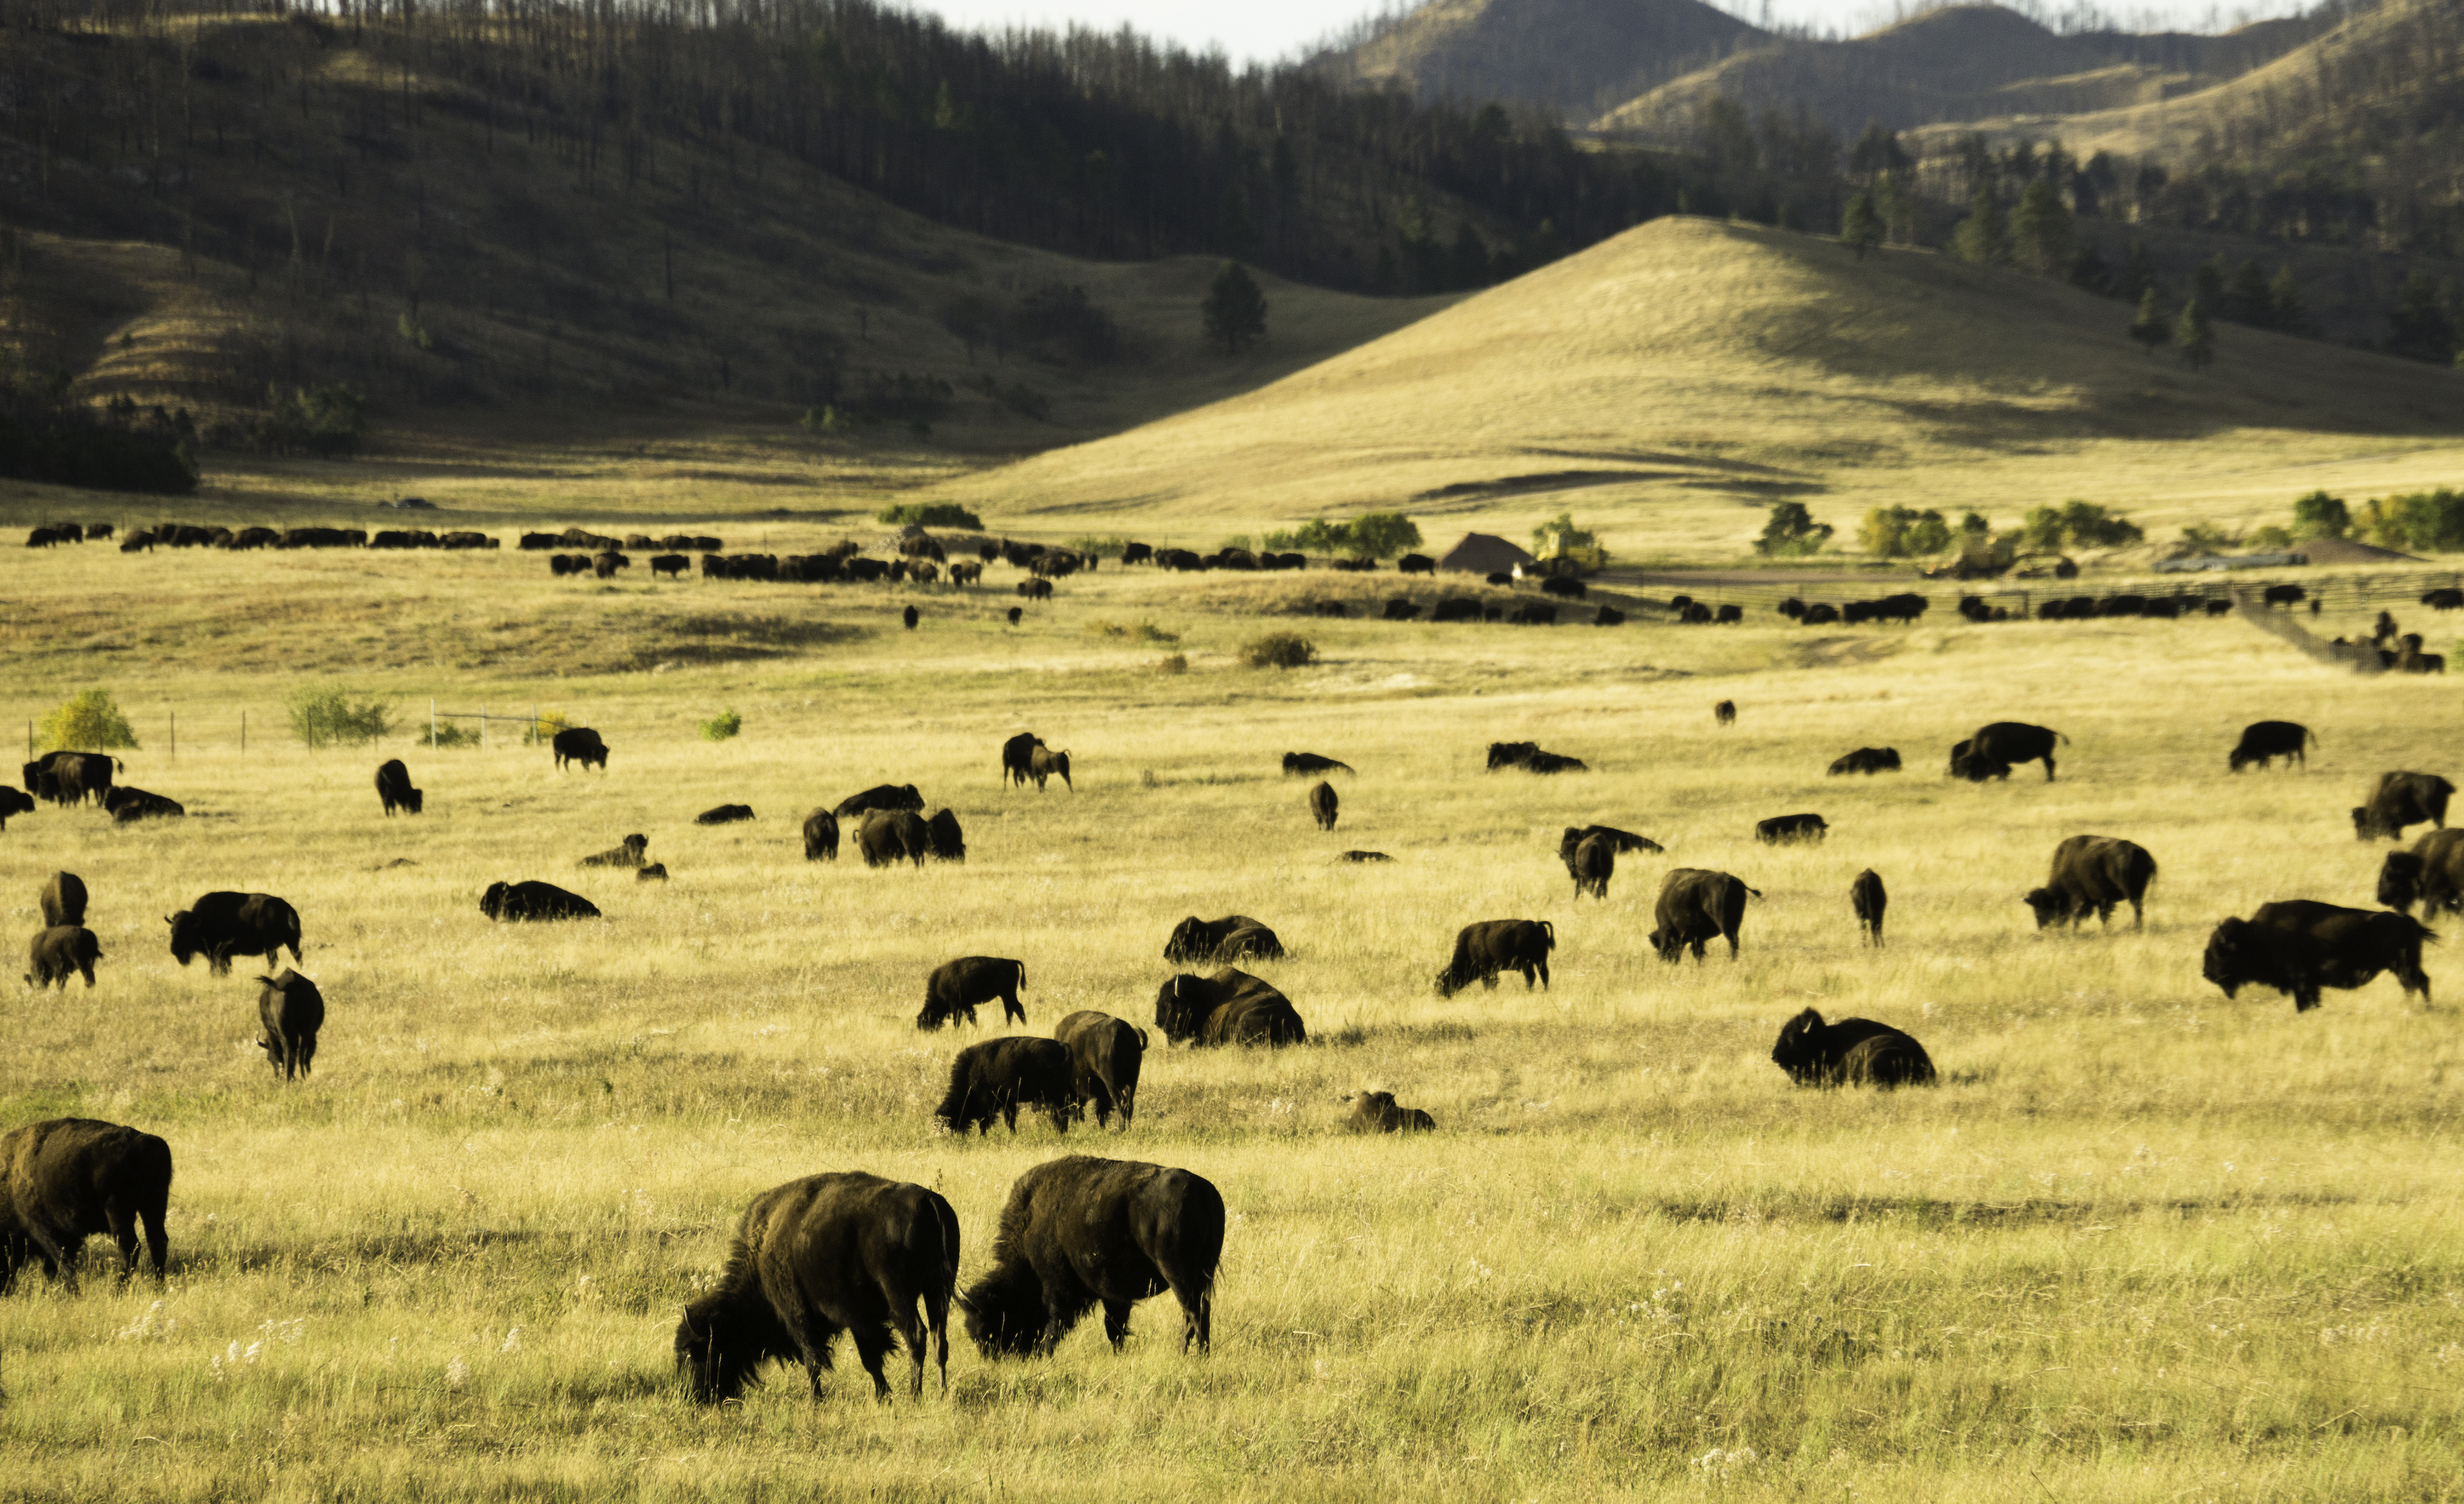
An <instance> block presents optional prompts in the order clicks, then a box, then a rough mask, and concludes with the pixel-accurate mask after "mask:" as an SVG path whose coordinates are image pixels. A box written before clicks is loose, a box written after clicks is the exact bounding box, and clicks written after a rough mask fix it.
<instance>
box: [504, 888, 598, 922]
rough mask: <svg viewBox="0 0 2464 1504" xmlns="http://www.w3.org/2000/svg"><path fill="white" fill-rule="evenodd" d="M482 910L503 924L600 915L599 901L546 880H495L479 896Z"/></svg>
mask: <svg viewBox="0 0 2464 1504" xmlns="http://www.w3.org/2000/svg"><path fill="white" fill-rule="evenodd" d="M479 912H480V913H482V914H484V915H486V916H487V917H488V918H492V919H495V921H496V922H498V923H500V924H515V923H525V922H528V921H530V920H534V919H595V918H599V917H600V914H599V906H598V905H597V904H595V903H592V902H591V901H590V900H589V899H587V898H585V897H583V896H582V895H580V894H578V893H567V892H565V891H564V890H563V889H561V888H560V887H558V886H556V885H555V884H554V883H545V882H492V883H490V884H489V885H488V891H487V892H486V893H484V894H481V895H480V896H479Z"/></svg>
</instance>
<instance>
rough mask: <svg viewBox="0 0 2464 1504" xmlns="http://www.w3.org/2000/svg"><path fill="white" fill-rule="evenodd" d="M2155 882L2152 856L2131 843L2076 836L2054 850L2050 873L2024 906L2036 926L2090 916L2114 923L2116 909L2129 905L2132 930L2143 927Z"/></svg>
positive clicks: (2154, 865)
mask: <svg viewBox="0 0 2464 1504" xmlns="http://www.w3.org/2000/svg"><path fill="white" fill-rule="evenodd" d="M2155 878H2156V858H2154V857H2152V856H2150V855H2148V854H2147V852H2146V849H2145V848H2144V847H2142V846H2139V845H2137V844H2136V843H2134V842H2130V841H2123V840H2117V839H2115V838H2114V837H2112V836H2105V835H2074V836H2072V837H2071V838H2070V839H2068V840H2066V841H2064V842H2063V843H2062V844H2061V845H2059V846H2057V847H2055V848H2054V870H2053V874H2052V875H2051V876H2049V877H2047V878H2046V879H2045V885H2044V886H2043V887H2041V888H2034V889H2031V890H2029V893H2028V896H2027V904H2028V907H2029V908H2031V909H2034V910H2035V911H2036V928H2038V929H2040V930H2041V929H2043V928H2045V927H2046V926H2047V925H2050V924H2069V925H2072V926H2074V927H2076V926H2077V925H2079V923H2081V922H2083V921H2084V920H2085V919H2086V918H2087V917H2088V916H2089V915H2090V914H2094V915H2095V916H2096V918H2097V922H2098V923H2100V924H2110V923H2112V922H2113V909H2114V905H2116V904H2119V903H2127V904H2129V905H2130V927H2131V928H2132V929H2134V930H2136V929H2145V928H2146V920H2147V911H2146V898H2147V885H2148V884H2149V883H2150V882H2153V881H2154V880H2155Z"/></svg>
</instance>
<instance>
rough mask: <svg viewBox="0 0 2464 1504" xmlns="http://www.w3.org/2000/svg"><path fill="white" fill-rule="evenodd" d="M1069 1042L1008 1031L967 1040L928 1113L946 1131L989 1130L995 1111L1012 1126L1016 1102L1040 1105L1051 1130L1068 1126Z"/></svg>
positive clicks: (1074, 1100) (1015, 1120)
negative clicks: (995, 1036) (996, 1036)
mask: <svg viewBox="0 0 2464 1504" xmlns="http://www.w3.org/2000/svg"><path fill="white" fill-rule="evenodd" d="M1072 1085H1073V1082H1072V1078H1071V1071H1070V1059H1069V1047H1068V1046H1067V1045H1064V1044H1062V1043H1061V1042H1060V1041H1058V1040H1053V1039H1032V1038H1023V1037H1013V1038H1009V1039H988V1040H985V1041H984V1042H983V1043H982V1044H980V1045H969V1046H968V1047H967V1048H966V1049H964V1050H961V1051H958V1054H957V1058H956V1059H954V1060H952V1061H951V1062H950V1090H949V1091H948V1093H947V1094H945V1095H943V1096H942V1098H941V1105H940V1106H938V1107H936V1108H935V1109H933V1116H934V1117H936V1118H938V1119H940V1121H941V1122H942V1123H943V1124H944V1125H945V1126H947V1127H948V1128H949V1130H950V1131H951V1132H952V1133H955V1134H963V1133H965V1132H966V1131H967V1130H968V1129H970V1128H973V1129H975V1130H976V1131H977V1132H979V1133H990V1132H992V1131H993V1119H994V1118H996V1117H999V1118H1001V1119H1002V1120H1003V1121H1004V1122H1006V1123H1007V1124H1008V1125H1009V1131H1010V1132H1011V1133H1013V1134H1015V1133H1017V1132H1018V1112H1019V1109H1020V1108H1022V1107H1026V1108H1038V1107H1040V1108H1042V1109H1043V1110H1044V1115H1045V1117H1048V1118H1050V1119H1051V1120H1052V1131H1053V1132H1055V1133H1067V1132H1068V1131H1069V1114H1070V1110H1071V1109H1072V1108H1074V1107H1075V1106H1076V1105H1077V1098H1076V1096H1075V1095H1072Z"/></svg>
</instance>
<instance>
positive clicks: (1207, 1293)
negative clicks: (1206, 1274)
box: [1172, 1280, 1215, 1353]
mask: <svg viewBox="0 0 2464 1504" xmlns="http://www.w3.org/2000/svg"><path fill="white" fill-rule="evenodd" d="M1172 1293H1173V1294H1174V1296H1175V1297H1177V1299H1178V1300H1179V1301H1180V1350H1181V1351H1182V1352H1184V1353H1186V1352H1188V1351H1189V1344H1190V1343H1192V1342H1196V1343H1197V1344H1198V1350H1199V1352H1200V1353H1206V1352H1211V1351H1213V1350H1214V1346H1215V1292H1214V1291H1212V1290H1200V1291H1199V1292H1197V1293H1196V1295H1195V1297H1194V1298H1193V1296H1192V1294H1191V1292H1190V1291H1189V1290H1188V1289H1187V1288H1186V1287H1185V1286H1183V1285H1182V1284H1181V1283H1180V1282H1179V1281H1177V1280H1175V1281H1174V1282H1173V1287H1172Z"/></svg>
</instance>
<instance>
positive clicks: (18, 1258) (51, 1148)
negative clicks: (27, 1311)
mask: <svg viewBox="0 0 2464 1504" xmlns="http://www.w3.org/2000/svg"><path fill="white" fill-rule="evenodd" d="M170 1201H171V1146H170V1145H169V1144H167V1143H165V1142H164V1141H163V1140H162V1139H157V1138H156V1137H154V1136H153V1135H152V1134H150V1133H140V1132H138V1131H137V1130H136V1129H134V1128H123V1127H121V1125H120V1124H118V1123H106V1122H97V1121H95V1120H94V1119H93V1118H91V1117H54V1118H51V1119H50V1120H48V1121H45V1122H38V1123H29V1124H27V1125H26V1126H25V1127H23V1128H19V1129H17V1130H16V1131H14V1132H12V1133H11V1134H10V1135H9V1136H8V1137H7V1138H5V1139H0V1291H6V1290H7V1289H8V1288H9V1287H10V1286H11V1284H12V1283H14V1282H15V1280H16V1277H17V1272H18V1271H19V1270H21V1269H23V1268H24V1267H25V1266H26V1264H27V1262H28V1261H29V1260H30V1259H40V1260H41V1261H42V1265H43V1272H44V1273H46V1274H48V1275H50V1276H51V1277H52V1278H54V1279H57V1280H60V1281H62V1282H63V1283H65V1284H66V1285H67V1286H68V1288H70V1289H71V1290H75V1289H76V1288H77V1253H78V1252H79V1250H82V1249H83V1248H84V1246H85V1240H86V1239H88V1238H90V1237H93V1236H94V1235H96V1234H97V1233H105V1232H107V1233H109V1234H110V1235H111V1237H112V1239H113V1241H115V1242H117V1243H118V1244H119V1245H120V1280H121V1284H123V1285H124V1284H126V1283H127V1282H128V1277H129V1276H130V1275H131V1274H134V1273H136V1272H137V1229H138V1227H139V1225H140V1224H141V1223H142V1224H143V1227H144V1228H145V1251H146V1253H147V1255H148V1256H149V1257H150V1258H151V1260H152V1261H153V1265H154V1277H155V1278H156V1279H157V1280H160V1279H162V1277H163V1272H164V1269H165V1265H167V1264H168V1263H169V1261H170V1243H169V1241H168V1240H167V1239H165V1237H164V1236H163V1214H164V1212H165V1209H166V1208H167V1207H168V1206H169V1205H170Z"/></svg>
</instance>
